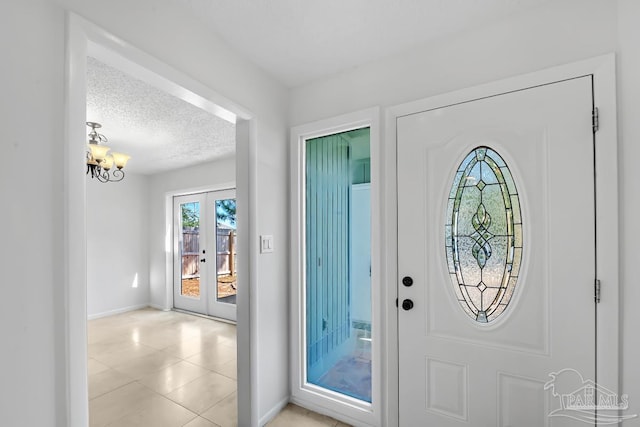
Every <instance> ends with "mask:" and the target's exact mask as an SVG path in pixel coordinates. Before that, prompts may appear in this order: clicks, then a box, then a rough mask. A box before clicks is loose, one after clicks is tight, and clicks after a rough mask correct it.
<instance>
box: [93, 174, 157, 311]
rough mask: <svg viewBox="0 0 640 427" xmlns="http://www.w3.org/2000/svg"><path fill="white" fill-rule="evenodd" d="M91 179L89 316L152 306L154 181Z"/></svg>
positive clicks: (136, 177)
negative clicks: (151, 208)
mask: <svg viewBox="0 0 640 427" xmlns="http://www.w3.org/2000/svg"><path fill="white" fill-rule="evenodd" d="M148 181H149V180H148V178H147V177H146V176H143V175H135V174H131V173H130V174H127V175H126V177H125V179H124V180H123V181H121V182H117V183H101V182H99V181H97V180H95V179H92V180H88V181H87V211H86V215H87V316H88V318H90V319H91V318H95V317H100V316H105V315H109V314H115V313H117V312H121V311H125V310H127V309H132V308H137V307H142V306H146V305H148V304H149V222H148V217H149V193H148V189H149V183H148Z"/></svg>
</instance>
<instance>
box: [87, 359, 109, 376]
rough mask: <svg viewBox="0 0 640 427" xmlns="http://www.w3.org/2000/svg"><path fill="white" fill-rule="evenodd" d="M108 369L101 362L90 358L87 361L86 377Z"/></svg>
mask: <svg viewBox="0 0 640 427" xmlns="http://www.w3.org/2000/svg"><path fill="white" fill-rule="evenodd" d="M107 369H109V367H108V366H107V365H105V364H104V363H102V362H98V361H97V360H96V359H94V358H92V357H90V358H89V359H88V360H87V375H95V374H99V373H100V372H102V371H106V370H107Z"/></svg>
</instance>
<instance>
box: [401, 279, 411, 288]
mask: <svg viewBox="0 0 640 427" xmlns="http://www.w3.org/2000/svg"><path fill="white" fill-rule="evenodd" d="M402 284H403V285H405V286H406V287H409V286H411V285H413V279H412V278H411V277H409V276H404V277H403V278H402Z"/></svg>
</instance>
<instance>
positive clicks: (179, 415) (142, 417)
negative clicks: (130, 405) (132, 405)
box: [109, 395, 197, 427]
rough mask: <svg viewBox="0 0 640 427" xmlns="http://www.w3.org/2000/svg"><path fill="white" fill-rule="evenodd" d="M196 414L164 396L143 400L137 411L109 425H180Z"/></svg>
mask: <svg viewBox="0 0 640 427" xmlns="http://www.w3.org/2000/svg"><path fill="white" fill-rule="evenodd" d="M196 417H197V415H196V414H194V413H193V412H191V411H189V410H188V409H186V408H183V407H182V406H180V405H178V404H177V403H174V402H172V401H171V400H169V399H166V398H164V397H162V396H158V395H156V396H153V397H152V398H151V399H149V400H146V401H144V402H142V403H141V404H140V405H139V406H138V407H137V408H136V410H135V411H133V412H130V413H128V414H126V415H125V416H124V417H122V418H119V419H117V420H116V421H114V422H112V423H110V424H109V427H130V426H131V427H133V426H143V427H151V426H153V427H178V426H183V425H184V424H186V423H188V422H189V421H191V420H193V419H195V418H196Z"/></svg>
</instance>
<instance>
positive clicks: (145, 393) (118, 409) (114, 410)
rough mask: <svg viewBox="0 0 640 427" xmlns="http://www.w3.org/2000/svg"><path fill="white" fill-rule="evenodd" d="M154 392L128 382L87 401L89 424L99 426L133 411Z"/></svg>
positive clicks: (153, 394) (93, 426) (149, 398)
mask: <svg viewBox="0 0 640 427" xmlns="http://www.w3.org/2000/svg"><path fill="white" fill-rule="evenodd" d="M154 396H157V394H156V393H154V392H153V391H151V390H150V389H148V388H146V387H145V386H143V385H141V384H138V383H136V382H133V383H129V384H127V385H125V386H122V387H120V388H118V389H115V390H113V391H111V392H109V393H106V394H103V395H102V396H100V397H96V398H95V399H92V400H91V401H89V424H90V426H91V427H101V426H106V425H108V424H109V423H112V422H114V421H116V420H118V419H119V418H122V417H123V416H125V415H127V414H130V413H132V412H135V411H136V410H137V408H138V407H139V406H140V405H142V404H144V402H146V401H148V400H151V399H152V398H153V397H154Z"/></svg>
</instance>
